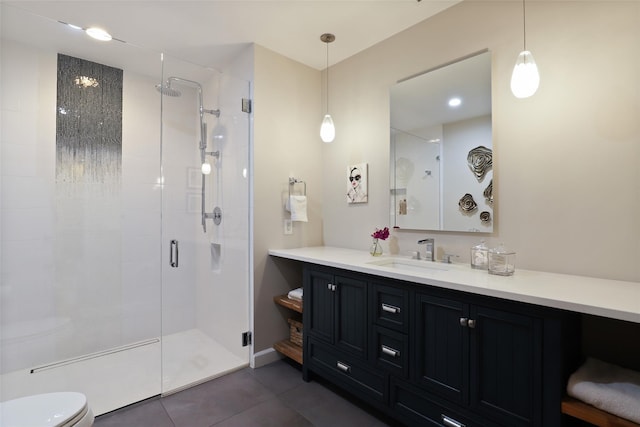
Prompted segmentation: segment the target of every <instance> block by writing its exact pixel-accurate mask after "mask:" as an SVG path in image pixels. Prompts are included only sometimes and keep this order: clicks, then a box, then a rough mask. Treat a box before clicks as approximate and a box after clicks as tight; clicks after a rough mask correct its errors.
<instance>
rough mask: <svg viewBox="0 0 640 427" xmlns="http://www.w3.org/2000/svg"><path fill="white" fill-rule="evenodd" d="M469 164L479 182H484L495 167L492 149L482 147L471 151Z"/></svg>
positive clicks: (468, 159) (468, 158)
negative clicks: (493, 166)
mask: <svg viewBox="0 0 640 427" xmlns="http://www.w3.org/2000/svg"><path fill="white" fill-rule="evenodd" d="M467 163H468V164H469V168H470V169H471V172H473V174H474V175H475V176H476V178H477V179H478V182H480V181H482V180H483V179H484V177H485V175H486V174H487V172H488V171H489V169H491V167H492V165H493V156H492V151H491V149H489V148H487V147H485V146H483V145H481V146H479V147H476V148H474V149H473V150H471V151H469V154H467Z"/></svg>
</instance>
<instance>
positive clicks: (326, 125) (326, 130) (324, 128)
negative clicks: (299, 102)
mask: <svg viewBox="0 0 640 427" xmlns="http://www.w3.org/2000/svg"><path fill="white" fill-rule="evenodd" d="M335 39H336V36H334V35H333V34H329V33H325V34H323V35H321V36H320V40H322V41H323V42H324V43H326V44H327V114H325V116H324V119H322V125H321V126H320V138H321V139H322V141H323V142H326V143H329V142H333V140H334V139H335V137H336V127H335V126H334V125H333V119H332V118H331V115H330V114H329V43H331V42H333V41H334V40H335Z"/></svg>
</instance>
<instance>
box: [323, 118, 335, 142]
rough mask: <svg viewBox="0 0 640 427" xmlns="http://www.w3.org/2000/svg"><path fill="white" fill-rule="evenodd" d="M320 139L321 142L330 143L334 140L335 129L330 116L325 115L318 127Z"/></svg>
mask: <svg viewBox="0 0 640 427" xmlns="http://www.w3.org/2000/svg"><path fill="white" fill-rule="evenodd" d="M320 138H322V141H323V142H332V141H333V140H334V139H335V138H336V127H335V126H334V125H333V119H332V118H331V115H330V114H326V115H325V116H324V119H323V120H322V125H321V126H320Z"/></svg>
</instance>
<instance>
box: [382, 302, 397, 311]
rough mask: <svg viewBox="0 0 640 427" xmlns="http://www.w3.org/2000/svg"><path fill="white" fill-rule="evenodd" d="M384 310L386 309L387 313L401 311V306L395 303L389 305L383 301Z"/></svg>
mask: <svg viewBox="0 0 640 427" xmlns="http://www.w3.org/2000/svg"><path fill="white" fill-rule="evenodd" d="M382 311H386V312H387V313H394V314H398V313H400V307H396V306H395V305H389V304H385V303H382Z"/></svg>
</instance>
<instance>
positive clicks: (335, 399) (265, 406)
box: [94, 361, 394, 427]
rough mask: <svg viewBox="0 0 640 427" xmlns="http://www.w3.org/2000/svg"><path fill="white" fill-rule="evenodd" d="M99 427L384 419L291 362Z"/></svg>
mask: <svg viewBox="0 0 640 427" xmlns="http://www.w3.org/2000/svg"><path fill="white" fill-rule="evenodd" d="M94 426H95V427H116V426H117V427H212V426H216V427H262V426H264V427H271V426H272V427H312V426H313V427H325V426H327V427H329V426H330V427H342V426H345V427H347V426H358V427H384V426H387V427H388V426H394V424H393V423H392V422H391V421H390V420H388V419H385V418H384V417H383V416H382V415H381V414H378V413H376V412H375V411H373V410H372V409H371V408H369V407H367V406H366V405H364V404H362V403H361V402H359V401H357V400H353V399H351V398H349V396H348V395H346V394H344V393H342V392H340V391H339V390H337V389H335V388H333V387H332V386H331V385H329V384H326V383H320V382H317V381H311V382H309V383H305V382H304V381H303V380H302V373H301V371H300V368H299V367H298V366H297V365H295V364H290V363H288V362H287V361H279V362H275V363H272V364H270V365H267V366H264V367H261V368H258V369H251V368H246V369H242V370H240V371H237V372H234V373H232V374H229V375H226V376H224V377H221V378H218V379H215V380H212V381H209V382H207V383H204V384H201V385H198V386H195V387H192V388H190V389H188V390H185V391H182V392H180V393H176V394H173V395H170V396H167V397H162V398H153V399H149V400H146V401H144V402H140V403H137V404H134V405H131V406H128V407H126V408H123V409H120V410H118V411H115V412H111V413H109V414H105V415H102V416H100V417H97V418H96V421H95V424H94Z"/></svg>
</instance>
